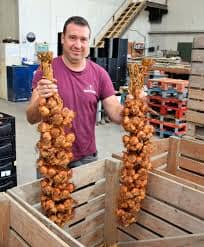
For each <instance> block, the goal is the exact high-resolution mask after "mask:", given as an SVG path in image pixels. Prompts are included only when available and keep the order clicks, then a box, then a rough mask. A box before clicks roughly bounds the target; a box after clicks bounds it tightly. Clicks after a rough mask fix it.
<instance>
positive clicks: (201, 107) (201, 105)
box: [187, 99, 204, 111]
mask: <svg viewBox="0 0 204 247" xmlns="http://www.w3.org/2000/svg"><path fill="white" fill-rule="evenodd" d="M187 107H188V109H191V110H198V111H204V102H203V101H198V100H193V99H188V104H187Z"/></svg>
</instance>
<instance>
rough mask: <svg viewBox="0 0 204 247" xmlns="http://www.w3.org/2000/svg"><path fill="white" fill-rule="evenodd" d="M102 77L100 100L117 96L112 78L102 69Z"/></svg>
mask: <svg viewBox="0 0 204 247" xmlns="http://www.w3.org/2000/svg"><path fill="white" fill-rule="evenodd" d="M100 75H101V77H100V82H101V83H100V85H101V87H100V96H99V98H100V100H103V99H105V98H107V97H109V96H112V95H114V94H115V90H114V87H113V83H112V81H111V78H110V76H109V74H108V73H107V72H106V71H105V70H104V69H101V74H100Z"/></svg>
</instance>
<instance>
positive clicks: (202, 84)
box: [189, 75, 204, 89]
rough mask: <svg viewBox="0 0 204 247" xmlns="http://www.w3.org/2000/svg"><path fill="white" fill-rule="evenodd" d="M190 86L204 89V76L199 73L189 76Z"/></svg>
mask: <svg viewBox="0 0 204 247" xmlns="http://www.w3.org/2000/svg"><path fill="white" fill-rule="evenodd" d="M189 87H190V88H199V89H204V77H203V76H198V75H191V76H190V78H189Z"/></svg>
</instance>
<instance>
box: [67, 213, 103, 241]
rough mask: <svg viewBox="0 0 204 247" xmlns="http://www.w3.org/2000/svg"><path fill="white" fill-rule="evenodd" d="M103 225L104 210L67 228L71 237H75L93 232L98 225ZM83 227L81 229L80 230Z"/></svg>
mask: <svg viewBox="0 0 204 247" xmlns="http://www.w3.org/2000/svg"><path fill="white" fill-rule="evenodd" d="M100 225H104V211H102V212H100V213H99V214H97V215H94V216H93V217H91V218H86V220H85V221H83V222H80V223H77V224H76V225H74V226H72V227H70V228H69V233H70V234H71V235H72V237H74V238H77V237H80V236H81V235H85V234H87V233H89V232H93V231H94V230H95V229H96V228H97V227H98V226H100ZM82 229H83V231H82Z"/></svg>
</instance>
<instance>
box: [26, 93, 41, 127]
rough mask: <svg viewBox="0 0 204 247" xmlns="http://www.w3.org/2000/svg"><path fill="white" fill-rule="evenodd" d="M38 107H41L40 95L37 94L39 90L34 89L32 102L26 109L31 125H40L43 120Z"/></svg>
mask: <svg viewBox="0 0 204 247" xmlns="http://www.w3.org/2000/svg"><path fill="white" fill-rule="evenodd" d="M38 106H39V95H38V93H37V90H36V89H34V90H33V93H32V97H31V100H30V102H29V105H28V107H27V109H26V116H27V120H28V122H29V123H31V124H35V123H38V122H40V120H41V116H40V113H39V110H38Z"/></svg>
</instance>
